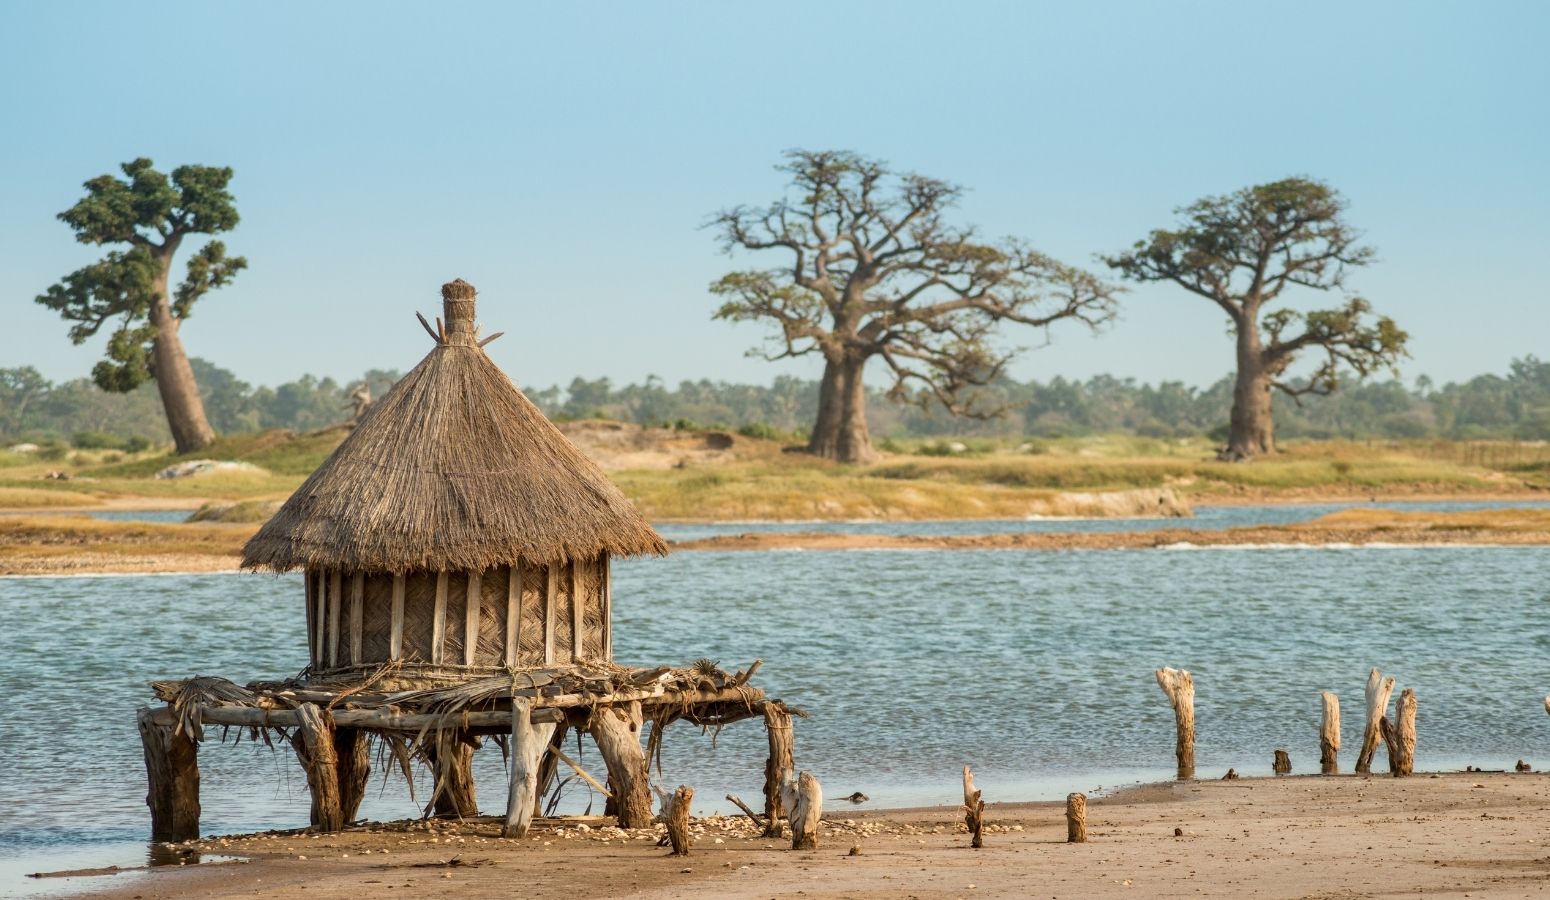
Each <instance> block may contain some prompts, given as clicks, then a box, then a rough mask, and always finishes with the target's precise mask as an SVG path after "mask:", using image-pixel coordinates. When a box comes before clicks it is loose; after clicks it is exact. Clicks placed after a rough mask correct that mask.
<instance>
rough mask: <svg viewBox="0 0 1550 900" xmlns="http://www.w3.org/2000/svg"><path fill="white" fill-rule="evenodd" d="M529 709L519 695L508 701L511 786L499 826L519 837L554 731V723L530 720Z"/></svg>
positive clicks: (531, 812)
mask: <svg viewBox="0 0 1550 900" xmlns="http://www.w3.org/2000/svg"><path fill="white" fill-rule="evenodd" d="M532 712H533V704H532V701H530V700H527V699H525V698H520V697H519V698H517V699H515V700H513V701H511V788H510V792H509V794H508V795H507V798H506V824H505V826H504V827H503V828H502V829H501V835H502V836H504V837H509V838H518V837H523V836H524V835H526V834H527V830H528V827H529V826H530V825H531V824H532V822H533V815H534V808H535V807H536V806H537V803H538V776H539V767H540V763H541V761H542V759H543V757H544V753H545V752H546V751H548V750H549V749H550V738H551V737H553V735H554V730H555V726H554V725H552V724H542V725H534V724H533V720H532Z"/></svg>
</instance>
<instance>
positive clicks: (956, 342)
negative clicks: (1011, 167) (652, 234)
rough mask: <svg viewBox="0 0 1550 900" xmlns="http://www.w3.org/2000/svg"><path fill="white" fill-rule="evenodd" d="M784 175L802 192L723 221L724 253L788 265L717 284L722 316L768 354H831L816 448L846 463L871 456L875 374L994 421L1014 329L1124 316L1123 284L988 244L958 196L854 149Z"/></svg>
mask: <svg viewBox="0 0 1550 900" xmlns="http://www.w3.org/2000/svg"><path fill="white" fill-rule="evenodd" d="M779 169H780V171H783V172H786V173H787V174H789V175H790V176H791V187H792V189H793V194H794V196H789V197H787V198H783V199H780V200H777V201H775V202H774V203H773V204H771V205H770V206H767V207H762V208H752V207H746V206H739V207H736V208H733V209H729V210H725V211H723V212H721V213H720V214H718V215H717V216H716V217H715V219H714V221H713V223H712V225H713V227H714V228H716V230H717V231H719V232H720V234H721V241H722V246H723V248H724V249H725V250H726V251H727V252H728V253H733V252H736V251H739V250H749V251H755V252H761V253H763V252H767V253H771V254H775V255H778V256H779V257H781V263H780V264H779V266H778V267H777V268H771V269H758V270H745V271H740V272H732V273H730V274H728V275H726V276H724V277H723V278H722V279H721V280H720V281H718V282H716V283H715V284H713V285H712V286H711V291H712V293H714V294H716V295H717V296H719V297H721V298H722V300H723V303H722V305H721V308H720V309H719V310H718V311H717V312H716V318H718V319H725V320H728V321H733V322H740V321H755V320H763V321H766V322H768V323H769V324H770V325H772V326H773V328H772V331H773V332H774V334H773V336H772V338H771V339H770V342H769V345H768V346H767V348H766V350H765V351H764V353H763V355H764V356H765V358H766V359H772V360H774V359H784V358H787V357H794V356H801V355H804V354H810V353H816V354H818V355H819V356H821V357H822V358H823V361H824V369H823V381H822V382H821V383H820V386H819V394H818V415H817V422H816V423H815V424H814V426H813V431H812V436H811V438H810V440H809V442H808V448H807V449H808V452H810V453H813V454H816V455H818V456H822V457H826V458H828V459H836V460H840V461H842V462H862V461H865V460H868V459H871V458H873V457H874V456H875V455H876V454H875V452H874V451H873V449H872V439H871V433H870V431H869V430H868V427H867V418H866V399H867V389H866V384H865V381H864V379H863V375H864V372H865V369H866V366H867V363H868V362H870V361H871V360H873V359H879V360H881V361H882V364H883V365H884V366H886V367H887V370H888V373H889V377H890V378H891V379H892V388H891V390H890V391H889V394H890V396H891V397H892V398H893V399H895V400H913V401H916V402H922V403H928V404H929V403H940V404H941V405H942V406H943V407H944V408H946V409H947V410H948V411H949V412H951V413H953V414H955V415H961V416H970V417H985V416H994V415H999V414H1000V413H1001V412H1002V409H1000V408H991V409H986V408H984V407H983V406H981V405H979V404H977V403H975V402H974V401H975V400H976V399H977V398H983V397H985V396H987V395H986V394H984V393H983V392H981V391H979V390H977V389H979V388H983V387H984V386H986V385H989V384H991V383H992V382H994V381H995V380H996V379H997V378H998V377H999V376H1000V375H1001V373H1002V372H1003V370H1004V369H1005V368H1006V364H1007V363H1008V362H1009V361H1010V360H1011V358H1012V356H1013V353H1012V352H1011V351H1004V350H1002V349H1000V348H998V347H997V346H996V336H997V335H996V333H997V330H998V329H999V328H1000V327H1001V326H1002V325H1003V324H1006V323H1014V324H1019V325H1028V326H1032V327H1034V328H1039V329H1047V328H1048V327H1049V326H1050V325H1052V324H1054V323H1055V322H1058V321H1060V320H1062V319H1072V320H1075V321H1079V322H1083V323H1086V324H1088V325H1090V326H1094V327H1096V326H1097V325H1099V324H1101V323H1103V322H1106V321H1108V320H1109V319H1110V318H1111V317H1112V316H1113V311H1114V297H1115V294H1116V293H1117V289H1116V288H1114V287H1112V286H1111V285H1109V284H1106V283H1104V282H1103V281H1100V280H1099V279H1098V278H1096V277H1094V276H1093V275H1091V274H1089V273H1087V272H1084V271H1082V270H1081V269H1077V268H1075V267H1072V266H1068V265H1065V264H1063V263H1060V262H1058V261H1056V260H1054V259H1051V258H1050V257H1048V256H1045V255H1044V254H1042V253H1039V252H1038V251H1037V250H1034V249H1032V248H1031V247H1028V246H1027V245H1026V244H1024V243H1022V242H1021V241H1017V240H1004V241H998V242H987V241H985V240H983V239H981V238H980V237H979V235H977V234H976V233H975V231H974V229H972V228H966V227H961V226H956V225H952V224H949V222H948V213H949V211H950V209H951V207H952V206H953V205H954V204H955V203H956V202H957V199H958V197H959V195H960V194H961V193H962V191H961V189H960V188H958V187H956V186H954V185H951V184H948V183H947V182H945V181H939V180H937V179H935V178H926V177H924V176H921V175H915V174H910V173H896V172H893V171H891V170H890V169H889V168H888V167H887V166H886V165H885V164H883V163H881V162H878V161H876V160H871V159H867V158H865V157H862V156H859V155H857V154H855V153H850V152H845V151H821V152H813V151H805V150H795V151H792V152H790V153H788V154H786V162H785V163H783V164H782V165H781V166H779Z"/></svg>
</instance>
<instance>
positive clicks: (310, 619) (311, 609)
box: [302, 569, 318, 666]
mask: <svg viewBox="0 0 1550 900" xmlns="http://www.w3.org/2000/svg"><path fill="white" fill-rule="evenodd" d="M302 583H303V585H304V587H305V590H306V592H307V601H306V602H307V662H308V663H309V664H311V665H314V666H316V665H317V664H318V654H317V640H318V639H317V628H318V611H317V606H316V603H317V593H318V590H317V588H318V585H317V580H316V579H315V578H314V577H313V575H312V570H311V569H307V570H306V573H305V574H304V575H303V576H302Z"/></svg>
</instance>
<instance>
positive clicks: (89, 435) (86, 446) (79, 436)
mask: <svg viewBox="0 0 1550 900" xmlns="http://www.w3.org/2000/svg"><path fill="white" fill-rule="evenodd" d="M70 443H71V444H73V445H75V447H76V448H77V449H79V450H122V449H124V446H125V442H124V439H123V438H121V437H119V436H118V435H116V434H108V433H107V432H106V431H77V432H76V433H75V434H74V435H73V436H72V437H71V438H70Z"/></svg>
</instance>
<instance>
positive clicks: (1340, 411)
mask: <svg viewBox="0 0 1550 900" xmlns="http://www.w3.org/2000/svg"><path fill="white" fill-rule="evenodd" d="M193 366H194V374H195V377H196V379H197V380H198V382H199V386H200V388H201V389H202V390H203V393H204V397H205V409H206V411H207V412H208V414H209V417H210V422H211V424H212V425H214V426H215V428H216V430H217V431H220V432H223V433H233V432H242V431H257V430H261V429H268V428H287V429H290V430H292V431H298V432H306V431H313V430H316V429H319V428H324V427H327V426H329V425H334V424H338V423H340V422H343V421H345V420H346V419H348V418H349V416H350V410H351V404H350V392H351V390H352V389H353V388H354V387H355V385H357V384H359V383H360V382H362V381H364V382H366V384H367V385H368V387H369V388H370V390H371V392H372V395H373V396H375V397H381V396H382V395H383V394H385V393H386V392H387V389H388V388H389V387H390V386H391V385H392V384H393V382H394V381H396V380H397V379H398V377H399V374H400V373H398V372H392V371H381V370H373V371H370V372H367V373H366V374H365V375H364V376H363V377H362V378H360V379H356V380H355V381H350V382H336V381H334V380H333V379H331V378H321V379H319V378H314V377H312V376H310V375H306V376H303V377H302V378H300V379H299V380H297V381H293V382H289V383H287V384H282V385H280V386H278V387H273V388H271V387H253V386H251V385H249V384H247V383H245V382H243V381H241V380H239V379H238V378H237V377H236V376H234V375H233V374H232V373H230V372H228V371H226V370H224V369H221V368H219V367H217V366H214V365H212V364H210V363H208V362H205V361H203V360H199V359H195V360H193ZM988 391H989V392H990V393H991V394H992V395H993V397H994V399H995V400H996V401H997V403H999V404H1001V405H1003V406H1004V407H1005V410H1006V414H1005V415H1004V416H1002V417H1001V418H996V419H990V420H984V421H980V420H973V419H960V418H955V417H953V416H950V415H948V414H947V413H946V412H944V411H943V410H941V409H940V408H932V407H927V408H921V407H917V406H905V405H900V404H897V403H893V402H891V401H889V400H888V399H887V398H885V397H883V396H882V394H881V393H880V392H879V393H877V394H874V395H873V396H872V397H871V399H870V402H869V409H868V415H869V416H870V419H871V426H872V431H873V434H874V435H875V436H876V437H878V438H879V439H884V438H889V437H895V438H909V437H933V436H984V437H993V436H1004V437H1016V436H1025V435H1026V436H1035V437H1053V436H1063V435H1081V434H1092V433H1130V434H1138V435H1142V436H1146V437H1186V436H1193V435H1200V434H1219V433H1220V432H1221V431H1222V430H1223V429H1224V428H1225V426H1226V423H1227V415H1228V410H1229V408H1230V407H1231V405H1232V381H1231V379H1230V378H1228V377H1224V378H1222V380H1220V381H1218V382H1217V383H1215V384H1213V385H1211V386H1210V387H1208V388H1205V389H1203V390H1202V389H1200V388H1195V387H1191V386H1189V385H1186V384H1183V383H1182V382H1177V381H1164V382H1161V383H1159V384H1156V385H1152V384H1141V383H1138V382H1136V381H1135V379H1131V378H1124V379H1121V378H1115V377H1112V376H1108V375H1098V376H1094V377H1092V378H1089V379H1087V380H1086V381H1075V380H1068V379H1065V378H1060V377H1056V378H1054V379H1051V380H1049V381H1046V382H1039V381H1029V382H1017V381H1012V380H1009V379H1008V380H1003V381H1001V382H999V383H997V384H995V385H993V386H992V387H991V388H989V389H988ZM527 394H528V396H529V397H530V398H532V400H533V401H534V402H535V403H537V404H538V406H539V407H540V408H542V409H543V410H544V412H545V413H547V414H548V415H549V416H550V417H552V418H555V419H578V418H609V419H619V420H623V421H628V422H635V423H638V424H642V425H677V426H679V427H716V428H724V429H728V430H737V429H740V430H744V431H745V432H748V433H753V434H761V435H767V436H771V437H791V438H795V437H797V436H799V435H800V434H801V433H802V432H803V430H805V429H806V428H807V427H809V425H810V424H811V423H812V422H813V420H814V418H815V416H816V413H817V403H818V386H817V382H814V381H807V380H803V379H799V378H791V377H786V376H782V377H779V378H776V379H775V381H774V382H773V383H772V384H770V385H768V386H761V385H747V384H728V383H726V382H715V381H709V380H700V381H684V382H681V383H680V384H678V386H677V387H671V388H670V387H668V386H667V385H666V384H665V383H664V382H663V381H662V380H661V379H658V378H655V377H652V378H647V379H646V381H645V383H643V384H631V385H626V386H623V387H615V386H614V385H613V384H612V382H610V381H609V380H608V379H607V378H599V379H595V380H590V381H589V380H587V379H584V378H577V379H574V380H573V381H571V383H570V384H569V385H568V386H566V387H563V388H562V387H559V386H557V385H556V386H553V387H548V388H543V389H529V390H528V391H527ZM1276 404H1277V408H1276V419H1277V422H1278V427H1277V430H1278V433H1279V434H1280V435H1281V436H1282V437H1287V438H1298V437H1301V438H1353V439H1368V438H1400V439H1416V438H1439V437H1440V438H1453V439H1464V440H1547V439H1550V362H1542V361H1540V360H1539V359H1538V358H1536V357H1533V356H1529V357H1525V358H1523V359H1520V360H1515V361H1513V363H1512V364H1511V366H1510V367H1509V368H1508V371H1507V374H1506V375H1480V376H1477V377H1475V378H1471V379H1470V380H1468V381H1465V382H1462V383H1449V384H1445V385H1442V386H1440V387H1439V386H1437V385H1434V384H1433V383H1432V382H1431V381H1430V380H1429V379H1427V378H1425V377H1424V376H1423V377H1421V378H1418V379H1416V381H1415V382H1414V383H1413V384H1409V385H1407V384H1404V383H1402V382H1399V381H1374V382H1368V383H1361V384H1358V383H1352V384H1349V385H1345V386H1343V387H1342V389H1341V390H1340V392H1338V393H1336V394H1334V395H1332V396H1329V397H1305V398H1303V402H1302V405H1301V406H1298V405H1297V404H1295V403H1293V402H1292V401H1291V400H1290V399H1289V398H1285V397H1278V398H1277V400H1276ZM0 439H3V440H5V441H6V442H15V441H18V440H62V441H73V442H75V443H77V444H83V445H93V444H94V445H97V446H115V445H122V444H123V443H125V442H127V441H129V440H130V439H135V443H137V444H138V443H143V442H150V443H158V444H159V443H163V442H166V441H168V440H170V437H169V435H168V433H167V426H166V419H165V417H164V416H163V415H162V411H161V403H160V400H159V399H158V397H157V394H156V388H155V385H154V384H149V383H148V384H145V385H142V386H141V387H139V388H137V389H136V390H134V391H131V392H130V393H128V394H109V393H105V392H103V391H101V390H99V389H98V388H97V387H96V386H94V385H93V384H92V383H91V380H90V379H87V378H79V379H75V380H72V381H66V382H63V383H60V384H51V383H49V382H48V381H47V380H46V379H44V378H43V377H42V376H41V375H39V374H38V372H37V371H36V370H35V369H32V368H20V369H0Z"/></svg>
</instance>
